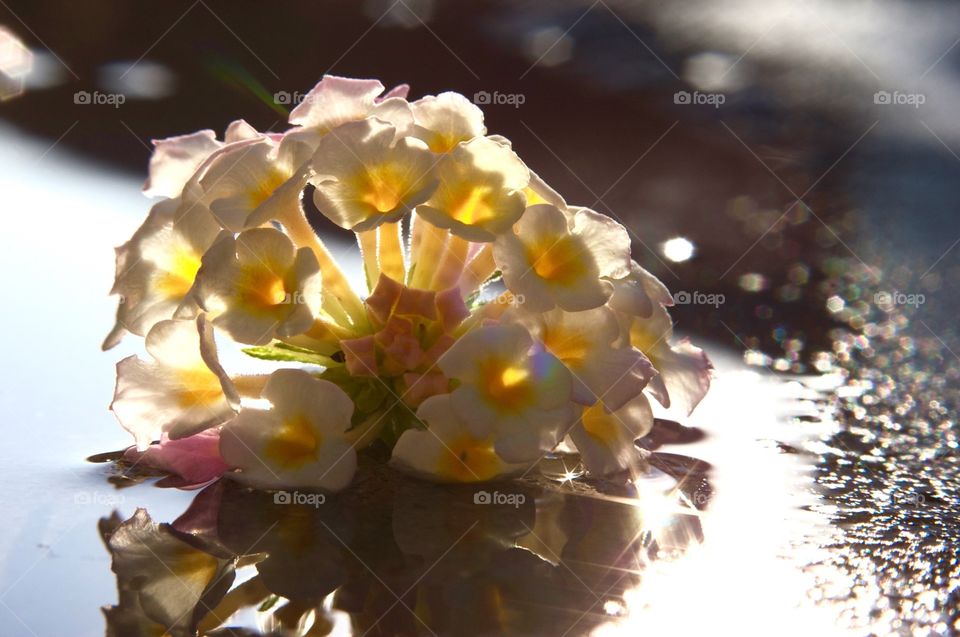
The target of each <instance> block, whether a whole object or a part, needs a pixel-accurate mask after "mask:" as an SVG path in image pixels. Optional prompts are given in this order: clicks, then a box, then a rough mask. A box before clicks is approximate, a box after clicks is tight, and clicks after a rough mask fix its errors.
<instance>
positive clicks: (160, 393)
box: [110, 315, 240, 450]
mask: <svg viewBox="0 0 960 637" xmlns="http://www.w3.org/2000/svg"><path fill="white" fill-rule="evenodd" d="M146 349H147V353H149V354H150V356H151V357H152V358H153V362H148V361H144V360H141V359H139V358H137V357H136V356H130V357H128V358H125V359H123V360H122V361H120V362H119V363H117V387H116V391H115V393H114V397H113V403H112V404H111V405H110V408H111V409H112V410H113V412H114V413H115V414H116V416H117V419H118V420H119V421H120V424H121V425H123V428H124V429H126V430H127V431H129V432H130V433H131V434H133V436H134V438H135V439H136V442H137V447H138V448H140V449H141V450H142V449H145V448H146V447H147V446H148V445H149V444H150V443H151V442H153V441H154V440H158V439H159V438H160V435H161V434H162V433H166V434H168V435H169V437H170V438H174V439H176V438H184V437H186V436H189V435H192V434H195V433H197V432H199V431H203V430H204V429H208V428H210V427H213V426H214V425H218V424H220V423H222V422H223V421H225V420H227V419H228V418H230V417H232V416H233V413H234V411H233V410H234V407H235V406H238V405H239V402H240V398H239V396H238V395H237V392H236V390H235V389H234V387H233V383H231V382H230V378H229V377H228V376H227V374H226V372H224V371H223V368H222V367H220V363H219V361H218V360H217V350H216V345H215V343H214V341H213V330H212V329H211V328H210V326H209V324H207V323H206V321H205V319H204V317H203V315H201V316H199V317H198V318H197V320H196V321H177V320H170V321H161V322H159V323H157V324H156V325H155V326H154V327H153V329H151V330H150V333H149V334H147V338H146Z"/></svg>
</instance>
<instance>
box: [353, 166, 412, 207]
mask: <svg viewBox="0 0 960 637" xmlns="http://www.w3.org/2000/svg"><path fill="white" fill-rule="evenodd" d="M407 181H408V180H407V179H406V173H405V171H404V170H403V169H402V168H401V167H400V166H397V165H395V164H380V165H378V166H366V167H364V169H363V170H362V171H360V174H358V175H357V177H356V183H355V185H354V187H355V188H356V192H358V193H359V199H360V201H362V202H364V203H366V204H369V205H371V206H373V207H374V209H376V211H377V212H380V213H385V212H390V211H391V210H394V209H395V208H396V207H397V206H398V205H399V204H400V202H401V201H402V200H403V197H404V195H405V194H406V193H407V191H408V190H409V189H410V187H411V185H410V184H409V183H407Z"/></svg>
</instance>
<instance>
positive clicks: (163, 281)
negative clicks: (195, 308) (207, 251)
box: [154, 245, 200, 299]
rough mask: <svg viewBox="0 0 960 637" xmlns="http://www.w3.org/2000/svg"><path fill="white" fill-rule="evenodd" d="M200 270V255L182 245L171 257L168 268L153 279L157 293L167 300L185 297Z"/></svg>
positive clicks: (187, 246)
mask: <svg viewBox="0 0 960 637" xmlns="http://www.w3.org/2000/svg"><path fill="white" fill-rule="evenodd" d="M199 269H200V255H199V254H197V253H196V251H194V250H193V248H192V247H190V246H189V245H183V246H180V247H178V248H177V250H176V251H175V252H174V253H173V254H172V255H171V257H170V262H169V268H168V269H166V270H164V271H161V272H158V273H157V277H156V279H154V287H155V288H156V290H157V292H159V293H160V294H162V295H163V296H165V297H167V298H169V299H180V298H183V297H184V296H186V294H187V292H189V291H190V286H192V285H193V280H194V279H195V278H196V276H197V271H198V270H199Z"/></svg>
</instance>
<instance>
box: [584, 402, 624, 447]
mask: <svg viewBox="0 0 960 637" xmlns="http://www.w3.org/2000/svg"><path fill="white" fill-rule="evenodd" d="M581 422H582V423H583V429H584V431H586V432H587V433H588V434H590V437H591V438H594V439H595V440H598V441H599V442H602V443H605V444H609V443H611V442H614V441H615V440H616V439H617V437H618V436H619V434H620V427H619V423H618V421H617V417H616V416H614V415H613V414H611V413H608V412H607V410H606V409H604V408H603V403H602V402H600V401H599V400H598V401H597V402H596V403H595V404H594V405H592V406H590V407H587V408H586V409H585V410H584V411H583V419H582V420H581Z"/></svg>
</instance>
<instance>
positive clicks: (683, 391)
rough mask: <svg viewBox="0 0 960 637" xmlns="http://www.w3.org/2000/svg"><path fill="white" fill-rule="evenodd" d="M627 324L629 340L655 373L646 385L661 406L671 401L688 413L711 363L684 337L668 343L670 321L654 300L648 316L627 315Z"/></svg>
mask: <svg viewBox="0 0 960 637" xmlns="http://www.w3.org/2000/svg"><path fill="white" fill-rule="evenodd" d="M627 328H628V330H629V335H630V343H631V344H632V345H633V346H634V347H636V348H637V349H639V350H640V351H642V352H643V353H644V354H646V356H647V358H649V359H650V362H651V363H653V366H654V367H656V369H657V372H659V373H658V374H657V376H655V377H654V378H653V379H652V380H651V381H650V384H649V385H648V386H647V389H648V390H649V391H650V393H651V394H652V395H653V396H654V397H655V398H656V399H657V401H659V402H660V404H662V405H663V406H664V407H670V406H671V405H673V406H675V407H677V408H679V409H680V410H681V411H683V412H685V413H687V414H690V413H692V412H693V410H694V409H695V408H696V406H697V405H698V404H699V403H700V401H701V400H702V399H703V397H704V396H705V395H706V394H707V391H708V390H709V389H710V378H711V372H712V370H713V364H712V363H711V362H710V359H709V358H707V355H706V354H705V353H704V352H703V350H701V349H700V348H698V347H694V346H693V345H692V344H691V343H690V342H689V341H688V340H687V339H683V340H681V341H680V342H679V343H677V344H671V342H670V341H671V339H672V338H673V323H672V321H671V320H670V316H669V314H667V310H666V308H665V307H664V306H663V305H661V304H656V305H655V307H654V308H653V313H652V315H651V316H650V317H649V318H643V317H631V318H629V319H628V322H627Z"/></svg>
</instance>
